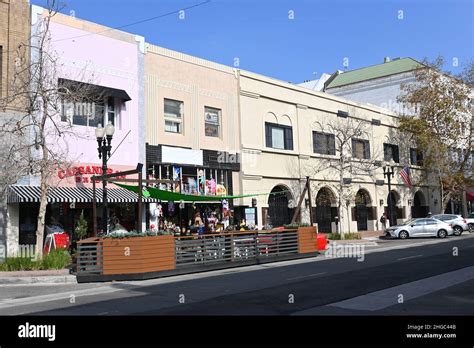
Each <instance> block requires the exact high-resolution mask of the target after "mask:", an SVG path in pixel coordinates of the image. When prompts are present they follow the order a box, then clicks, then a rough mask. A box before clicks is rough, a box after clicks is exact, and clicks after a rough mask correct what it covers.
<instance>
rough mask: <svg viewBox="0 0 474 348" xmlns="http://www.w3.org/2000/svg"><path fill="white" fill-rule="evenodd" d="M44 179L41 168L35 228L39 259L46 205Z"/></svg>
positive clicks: (46, 188)
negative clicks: (38, 204) (38, 205)
mask: <svg viewBox="0 0 474 348" xmlns="http://www.w3.org/2000/svg"><path fill="white" fill-rule="evenodd" d="M46 180H47V177H46V175H45V172H44V170H41V194H40V207H39V214H38V223H37V228H36V257H37V258H38V259H41V258H42V257H43V239H44V226H45V220H46V207H47V205H48V186H47V183H46Z"/></svg>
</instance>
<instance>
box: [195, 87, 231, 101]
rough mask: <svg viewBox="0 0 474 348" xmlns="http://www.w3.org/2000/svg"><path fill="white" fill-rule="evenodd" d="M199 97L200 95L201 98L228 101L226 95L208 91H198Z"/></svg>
mask: <svg viewBox="0 0 474 348" xmlns="http://www.w3.org/2000/svg"><path fill="white" fill-rule="evenodd" d="M199 95H202V96H205V97H210V98H215V99H221V100H228V99H229V95H228V94H227V93H222V92H217V91H211V90H209V89H200V90H199Z"/></svg>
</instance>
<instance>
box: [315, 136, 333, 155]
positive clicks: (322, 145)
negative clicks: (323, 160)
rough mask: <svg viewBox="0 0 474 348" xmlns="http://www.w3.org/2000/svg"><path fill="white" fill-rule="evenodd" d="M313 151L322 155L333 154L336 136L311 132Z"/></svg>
mask: <svg viewBox="0 0 474 348" xmlns="http://www.w3.org/2000/svg"><path fill="white" fill-rule="evenodd" d="M313 152H314V153H320V154H323V155H335V154H336V138H335V136H334V134H325V133H320V132H313Z"/></svg>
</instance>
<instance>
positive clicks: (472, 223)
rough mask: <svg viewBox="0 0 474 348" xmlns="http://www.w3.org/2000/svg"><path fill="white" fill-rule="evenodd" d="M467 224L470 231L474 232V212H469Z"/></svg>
mask: <svg viewBox="0 0 474 348" xmlns="http://www.w3.org/2000/svg"><path fill="white" fill-rule="evenodd" d="M466 221H467V225H468V226H469V232H471V233H472V232H474V214H469V215H468V217H467V218H466Z"/></svg>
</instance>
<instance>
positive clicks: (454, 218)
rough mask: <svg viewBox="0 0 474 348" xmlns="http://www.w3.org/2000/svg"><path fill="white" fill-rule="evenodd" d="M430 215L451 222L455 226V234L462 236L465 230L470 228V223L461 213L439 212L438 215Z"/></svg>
mask: <svg viewBox="0 0 474 348" xmlns="http://www.w3.org/2000/svg"><path fill="white" fill-rule="evenodd" d="M430 217H432V218H433V219H438V220H441V221H444V222H446V223H448V224H450V225H451V226H452V227H453V230H454V235H455V236H460V235H461V234H462V233H463V232H464V231H468V230H469V225H468V224H467V221H466V219H465V218H463V217H462V216H461V215H455V214H438V215H433V216H430Z"/></svg>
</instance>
